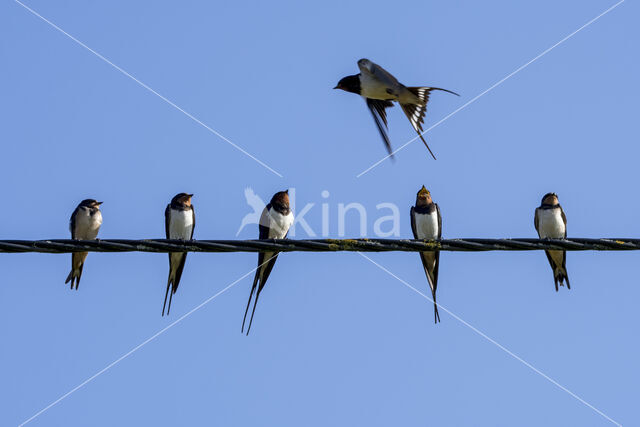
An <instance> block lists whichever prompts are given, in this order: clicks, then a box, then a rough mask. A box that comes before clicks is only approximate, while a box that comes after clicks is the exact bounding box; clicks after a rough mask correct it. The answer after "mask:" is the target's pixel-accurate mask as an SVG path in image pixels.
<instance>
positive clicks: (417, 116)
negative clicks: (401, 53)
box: [334, 59, 460, 159]
mask: <svg viewBox="0 0 640 427" xmlns="http://www.w3.org/2000/svg"><path fill="white" fill-rule="evenodd" d="M358 67H359V68H360V74H356V75H353V76H347V77H344V78H343V79H342V80H340V81H339V82H338V85H337V86H336V87H334V89H342V90H344V91H346V92H352V93H357V94H358V95H361V96H362V97H363V98H365V100H366V101H367V107H369V110H370V111H371V114H372V115H373V119H374V120H375V122H376V126H378V131H379V132H380V136H382V139H383V140H384V144H385V146H386V147H387V151H388V152H389V155H390V156H391V157H393V151H392V149H391V141H390V140H389V135H388V134H387V112H386V110H385V109H386V108H387V107H393V101H396V102H398V103H399V104H400V107H401V108H402V111H404V114H405V115H406V116H407V118H408V119H409V121H410V122H411V126H413V128H414V129H415V131H416V132H418V135H419V136H420V139H421V140H422V142H424V145H425V146H426V147H427V150H429V153H431V157H433V158H434V159H435V158H436V156H434V155H433V152H432V151H431V148H429V145H428V144H427V141H425V140H424V138H423V137H422V133H423V132H424V130H423V129H422V124H423V123H424V115H425V113H426V112H427V102H429V95H430V94H431V91H432V90H442V91H444V92H449V93H452V94H454V95H457V96H460V95H458V94H457V93H455V92H452V91H450V90H447V89H441V88H439V87H426V86H421V87H407V86H405V85H403V84H402V83H400V82H399V81H398V80H397V79H396V78H395V77H393V76H392V75H391V74H390V73H389V72H388V71H386V70H385V69H384V68H382V67H381V66H379V65H378V64H374V63H373V62H371V61H369V60H368V59H361V60H359V61H358Z"/></svg>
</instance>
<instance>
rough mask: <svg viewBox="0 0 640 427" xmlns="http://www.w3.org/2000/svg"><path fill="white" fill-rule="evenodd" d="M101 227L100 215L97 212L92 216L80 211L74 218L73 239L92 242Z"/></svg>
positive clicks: (87, 212)
mask: <svg viewBox="0 0 640 427" xmlns="http://www.w3.org/2000/svg"><path fill="white" fill-rule="evenodd" d="M101 225H102V214H101V213H100V211H97V212H96V213H94V214H93V215H90V214H89V211H87V210H84V209H83V210H81V211H80V212H78V215H77V216H76V229H75V233H74V234H75V238H76V239H78V240H94V239H95V238H96V237H98V231H99V230H100V226H101Z"/></svg>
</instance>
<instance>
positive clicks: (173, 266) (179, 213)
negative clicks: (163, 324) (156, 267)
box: [162, 193, 196, 316]
mask: <svg viewBox="0 0 640 427" xmlns="http://www.w3.org/2000/svg"><path fill="white" fill-rule="evenodd" d="M192 197H193V194H187V193H179V194H176V195H175V196H174V197H173V199H171V203H169V204H168V205H167V208H166V209H165V211H164V227H165V231H166V233H167V239H178V240H191V239H193V229H194V228H195V226H196V214H195V211H194V210H193V205H192V204H191V198H192ZM186 259H187V253H186V252H171V253H169V278H168V279H167V290H166V292H165V294H164V304H163V305H162V315H163V316H164V309H165V307H166V306H167V295H169V288H171V294H170V295H169V306H168V307H167V315H169V312H170V311H171V299H172V298H173V294H175V293H176V291H177V290H178V285H179V284H180V278H181V277H182V270H184V262H185V261H186Z"/></svg>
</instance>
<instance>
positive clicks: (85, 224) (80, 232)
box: [64, 199, 102, 290]
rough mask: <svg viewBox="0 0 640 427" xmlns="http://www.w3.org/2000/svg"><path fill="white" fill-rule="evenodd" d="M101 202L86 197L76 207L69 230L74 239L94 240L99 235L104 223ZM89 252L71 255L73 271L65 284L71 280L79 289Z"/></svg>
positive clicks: (72, 285)
mask: <svg viewBox="0 0 640 427" xmlns="http://www.w3.org/2000/svg"><path fill="white" fill-rule="evenodd" d="M101 204H102V202H96V201H95V200H93V199H85V200H83V201H81V202H80V204H79V205H78V207H76V209H75V210H74V211H73V213H72V214H71V219H70V220H69V231H71V238H72V239H73V240H94V239H95V238H96V237H98V231H100V226H101V225H102V213H101V212H100V205H101ZM88 254H89V253H88V252H74V253H73V254H72V255H71V272H70V273H69V275H68V276H67V280H65V282H64V283H65V284H67V283H69V282H71V289H73V287H74V286H75V288H76V290H78V286H79V285H80V277H81V276H82V267H84V261H85V260H86V259H87V255H88Z"/></svg>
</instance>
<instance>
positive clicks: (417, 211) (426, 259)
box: [411, 185, 442, 323]
mask: <svg viewBox="0 0 640 427" xmlns="http://www.w3.org/2000/svg"><path fill="white" fill-rule="evenodd" d="M411 230H412V231H413V237H414V238H415V239H419V240H439V239H440V238H441V237H442V216H441V215H440V208H439V207H438V204H437V203H433V200H432V199H431V193H430V192H429V190H427V189H426V188H425V187H424V185H423V186H422V188H421V189H420V191H418V194H417V196H416V205H415V206H412V207H411ZM420 259H421V260H422V267H423V268H424V273H425V274H426V275H427V282H429V287H430V288H431V295H432V296H433V310H434V318H435V323H438V322H439V321H440V314H439V313H438V304H436V289H437V288H438V270H439V268H440V251H425V252H420Z"/></svg>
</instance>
